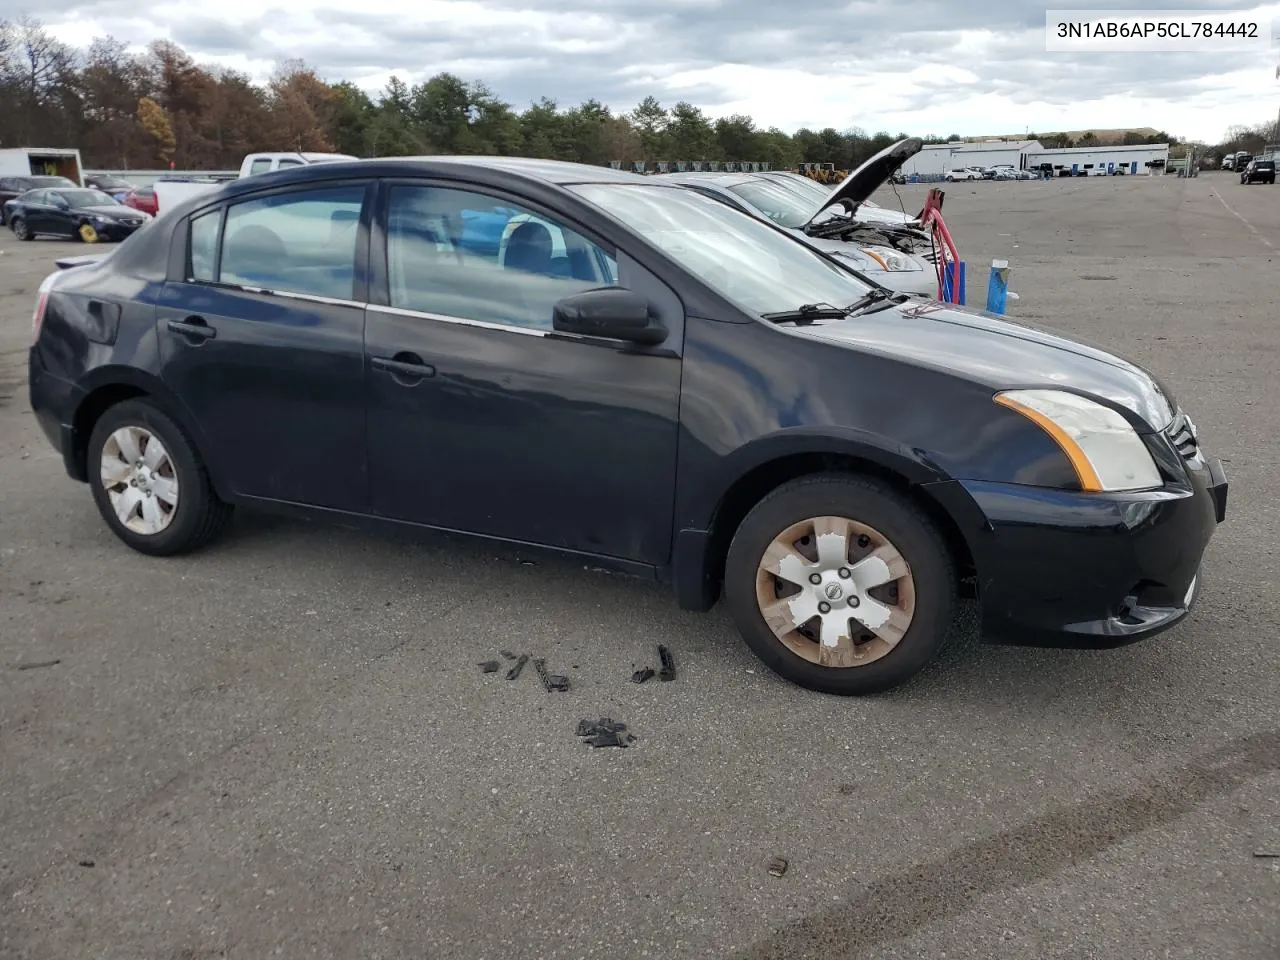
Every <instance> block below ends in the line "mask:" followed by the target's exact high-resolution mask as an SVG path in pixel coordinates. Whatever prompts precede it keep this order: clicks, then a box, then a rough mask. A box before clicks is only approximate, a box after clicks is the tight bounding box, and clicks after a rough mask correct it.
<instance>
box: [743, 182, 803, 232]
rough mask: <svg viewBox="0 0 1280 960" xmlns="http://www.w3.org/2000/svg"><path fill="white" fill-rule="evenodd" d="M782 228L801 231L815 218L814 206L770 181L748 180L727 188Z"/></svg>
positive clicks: (793, 192) (792, 191)
mask: <svg viewBox="0 0 1280 960" xmlns="http://www.w3.org/2000/svg"><path fill="white" fill-rule="evenodd" d="M726 189H728V191H729V192H730V193H733V194H736V195H737V196H739V197H741V198H742V199H743V200H745V201H747V203H749V204H751V206H753V207H755V208H756V209H757V210H759V211H760V212H761V213H762V214H764V215H765V216H766V217H768V218H769V219H770V220H772V221H773V222H774V223H776V224H777V225H778V226H780V227H787V228H788V229H790V230H800V229H802V228H803V227H804V226H805V224H807V223H808V222H809V221H810V220H811V219H812V218H813V208H814V205H813V204H812V203H810V202H809V201H808V200H807V199H806V198H804V197H803V196H801V195H800V194H798V193H796V192H795V191H794V190H788V189H787V188H786V187H784V186H782V185H781V184H778V183H770V182H769V181H768V180H748V181H746V182H745V183H736V184H734V185H733V186H731V187H727V188H726Z"/></svg>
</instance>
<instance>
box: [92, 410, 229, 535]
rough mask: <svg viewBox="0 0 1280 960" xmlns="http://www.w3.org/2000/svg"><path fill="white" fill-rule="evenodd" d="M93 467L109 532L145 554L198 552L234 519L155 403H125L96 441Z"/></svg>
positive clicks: (111, 413)
mask: <svg viewBox="0 0 1280 960" xmlns="http://www.w3.org/2000/svg"><path fill="white" fill-rule="evenodd" d="M88 467H89V483H90V485H91V486H92V488H93V499H94V502H95V503H96V504H97V506H98V510H99V512H100V513H101V514H102V517H103V519H104V520H106V522H107V526H109V527H110V528H111V530H112V532H114V533H115V534H116V536H118V537H119V538H120V539H121V540H123V541H124V542H125V543H126V544H128V545H129V546H131V547H133V549H135V550H137V551H139V552H140V553H146V554H151V555H153V556H169V555H172V554H177V553H186V552H187V551H190V550H194V549H196V548H197V547H200V546H203V545H204V544H205V543H206V542H208V541H209V540H211V539H213V538H214V537H215V536H216V535H217V534H218V533H220V532H221V531H222V529H223V528H224V527H225V526H226V524H227V521H228V520H230V518H231V507H230V506H228V505H227V504H225V503H223V502H222V501H221V500H219V499H218V496H217V494H216V493H215V492H214V490H213V485H212V484H211V483H210V481H209V474H208V471H207V470H206V469H205V466H204V464H203V463H202V462H201V460H200V455H199V454H198V453H197V452H196V449H195V447H194V446H193V445H192V443H191V441H190V440H188V439H187V436H186V434H185V433H184V432H183V431H182V428H181V427H179V426H178V424H177V423H175V422H174V421H173V420H172V419H171V418H170V417H169V416H168V415H167V414H166V413H164V411H162V410H161V409H160V408H159V407H157V406H156V405H155V404H154V403H153V402H151V401H150V400H147V399H137V400H126V401H124V402H122V403H118V404H116V405H115V406H114V407H111V408H110V409H109V410H107V412H106V413H104V414H103V415H102V417H101V418H100V419H99V420H98V422H97V424H96V425H95V426H94V428H93V433H92V435H91V436H90V438H89V463H88Z"/></svg>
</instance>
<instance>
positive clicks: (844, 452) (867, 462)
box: [663, 426, 950, 610]
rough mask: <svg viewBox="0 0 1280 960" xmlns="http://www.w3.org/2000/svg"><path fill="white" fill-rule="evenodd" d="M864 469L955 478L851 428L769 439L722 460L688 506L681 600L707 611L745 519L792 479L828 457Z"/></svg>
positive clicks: (674, 576)
mask: <svg viewBox="0 0 1280 960" xmlns="http://www.w3.org/2000/svg"><path fill="white" fill-rule="evenodd" d="M827 457H829V458H833V459H834V460H835V461H836V464H839V462H840V461H843V462H844V463H850V462H852V463H853V464H855V465H857V464H860V465H861V469H862V470H864V472H866V473H868V474H871V475H872V476H881V477H886V478H895V479H897V480H899V481H901V482H905V483H907V484H908V485H911V486H916V487H922V486H924V485H925V484H930V483H937V482H940V481H945V480H949V479H950V478H949V477H948V476H947V475H946V474H945V473H944V472H943V471H942V470H940V469H939V468H938V467H937V466H935V465H934V464H932V463H931V462H930V461H929V460H928V458H927V457H926V456H925V455H924V454H923V452H922V451H919V450H912V449H909V448H907V447H904V446H903V445H902V444H900V443H897V442H896V441H894V440H891V439H890V438H888V437H883V436H879V435H877V434H873V433H869V432H866V431H861V430H856V429H854V428H850V427H837V426H824V427H787V428H784V429H781V430H777V431H774V432H772V433H768V434H765V435H763V436H760V437H758V438H756V439H755V440H752V441H750V442H749V443H746V444H744V445H742V446H741V447H739V448H738V449H736V450H734V451H733V452H732V453H730V454H728V455H727V456H726V457H724V458H723V460H722V461H721V463H720V465H719V467H718V468H717V469H716V470H715V471H714V472H713V474H712V475H711V477H710V478H709V479H708V480H707V481H706V482H704V483H702V484H701V485H699V487H698V489H697V490H696V491H695V492H693V493H692V494H691V495H690V496H689V497H687V498H685V499H684V502H683V503H682V504H680V509H679V511H678V514H677V515H678V516H679V517H681V518H682V522H681V523H680V524H679V526H678V529H677V531H676V536H675V541H674V543H673V547H672V556H671V568H670V570H669V571H668V572H667V573H666V575H665V576H663V579H667V578H668V577H669V579H670V580H671V581H672V582H673V584H674V586H675V590H676V597H677V601H678V602H679V604H680V605H681V607H683V608H684V609H687V610H706V609H709V608H710V606H711V605H712V604H714V602H715V598H716V596H717V595H718V579H719V578H718V560H719V558H720V557H721V556H722V554H723V551H724V549H725V548H726V546H727V543H726V539H727V538H728V537H731V536H732V528H736V521H737V520H739V519H740V516H739V515H740V514H742V515H745V512H746V511H747V510H749V509H750V508H751V506H752V505H754V503H756V502H758V501H759V499H760V498H761V497H763V496H765V495H767V493H768V492H769V491H770V490H772V489H774V488H776V487H777V486H779V485H780V484H782V483H786V482H788V481H789V480H792V479H795V478H796V477H799V476H804V475H806V474H810V473H815V472H818V471H821V470H829V469H838V468H839V467H838V466H836V465H830V466H829V465H825V464H824V463H823V458H827Z"/></svg>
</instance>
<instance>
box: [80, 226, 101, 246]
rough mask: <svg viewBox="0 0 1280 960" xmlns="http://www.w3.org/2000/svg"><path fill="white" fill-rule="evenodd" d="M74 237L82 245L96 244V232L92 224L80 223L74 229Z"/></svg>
mask: <svg viewBox="0 0 1280 960" xmlns="http://www.w3.org/2000/svg"><path fill="white" fill-rule="evenodd" d="M76 236H78V237H79V238H80V240H81V242H82V243H97V242H98V239H99V238H98V231H97V229H96V228H95V227H94V225H93V224H92V223H82V224H80V226H79V227H77V228H76Z"/></svg>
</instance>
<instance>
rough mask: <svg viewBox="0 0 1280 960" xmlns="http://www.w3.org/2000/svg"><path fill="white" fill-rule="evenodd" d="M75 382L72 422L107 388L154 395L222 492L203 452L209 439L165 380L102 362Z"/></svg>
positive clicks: (82, 465)
mask: <svg viewBox="0 0 1280 960" xmlns="http://www.w3.org/2000/svg"><path fill="white" fill-rule="evenodd" d="M76 386H77V388H78V389H79V390H80V391H81V393H80V396H79V399H78V400H77V402H76V405H75V409H74V410H72V411H71V423H72V424H77V423H79V422H80V420H81V417H82V415H83V414H84V413H85V412H86V410H87V409H91V408H92V407H93V406H94V405H96V404H97V403H98V402H99V399H100V398H101V397H102V395H103V391H106V390H111V389H113V388H120V387H127V388H131V389H132V390H136V391H138V392H140V393H142V394H145V395H147V396H149V397H152V398H154V399H155V400H156V401H157V402H158V403H159V405H160V407H161V408H162V409H163V410H164V412H165V413H166V414H168V415H169V416H170V417H171V418H172V419H173V420H175V421H177V424H178V426H179V427H181V428H182V431H183V432H184V433H185V434H186V435H187V438H188V439H189V440H190V441H191V443H192V444H193V445H194V446H195V448H196V452H197V453H198V454H199V455H200V459H201V461H203V463H204V464H205V469H206V471H207V472H208V474H209V479H210V481H211V482H212V483H213V487H214V490H215V491H217V492H218V494H219V496H222V495H223V492H224V491H225V489H226V488H225V486H224V485H223V482H222V477H221V474H220V472H219V470H218V467H217V464H215V463H213V462H212V461H211V460H210V459H209V458H208V456H207V455H206V450H207V449H208V441H207V439H206V438H205V435H204V432H203V431H202V430H201V429H200V426H199V424H198V422H197V421H196V420H195V418H194V417H192V416H191V414H190V411H188V410H187V408H186V406H185V405H184V404H183V403H182V401H181V400H180V399H178V395H177V394H176V393H174V392H173V391H172V390H171V389H169V387H168V386H167V385H166V384H165V382H164V381H163V380H161V379H160V378H159V377H157V376H156V375H155V374H153V373H148V372H147V371H145V370H140V369H138V368H136V367H129V366H124V365H123V364H104V365H103V366H100V367H94V368H93V369H92V370H88V371H86V372H85V374H84V376H83V377H81V378H80V382H79V383H78V384H77V385H76ZM76 440H77V446H78V447H79V446H80V444H84V445H86V446H87V444H88V437H77V438H76ZM83 461H84V458H83V457H81V458H80V459H79V460H78V461H77V462H76V468H77V469H78V470H79V471H80V473H81V474H82V479H83V478H84V477H85V476H87V465H86V464H85V463H84V462H83Z"/></svg>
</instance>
